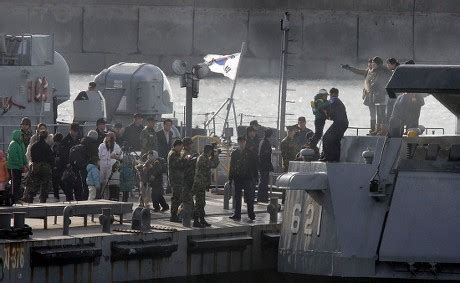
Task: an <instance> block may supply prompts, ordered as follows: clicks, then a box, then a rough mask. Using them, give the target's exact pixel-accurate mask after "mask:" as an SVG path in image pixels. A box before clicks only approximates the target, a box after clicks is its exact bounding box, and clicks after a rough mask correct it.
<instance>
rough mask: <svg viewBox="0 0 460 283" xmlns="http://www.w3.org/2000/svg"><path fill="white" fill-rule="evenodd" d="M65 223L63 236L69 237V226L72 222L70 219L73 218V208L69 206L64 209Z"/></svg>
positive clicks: (63, 224)
mask: <svg viewBox="0 0 460 283" xmlns="http://www.w3.org/2000/svg"><path fill="white" fill-rule="evenodd" d="M62 216H63V217H62V218H63V221H62V222H63V223H62V235H64V236H66V235H69V226H70V223H71V222H72V221H71V220H70V217H72V216H73V206H71V205H68V206H66V207H64V212H63V213H62Z"/></svg>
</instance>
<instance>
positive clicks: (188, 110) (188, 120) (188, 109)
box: [185, 73, 193, 137]
mask: <svg viewBox="0 0 460 283" xmlns="http://www.w3.org/2000/svg"><path fill="white" fill-rule="evenodd" d="M185 75H186V76H187V87H186V101H185V136H188V137H191V136H192V111H193V110H192V105H193V97H192V92H193V91H192V84H191V83H192V75H191V74H188V73H187V74H185ZM189 81H190V86H189Z"/></svg>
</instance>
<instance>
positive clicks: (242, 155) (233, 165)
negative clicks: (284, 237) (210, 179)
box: [228, 137, 256, 221]
mask: <svg viewBox="0 0 460 283" xmlns="http://www.w3.org/2000/svg"><path fill="white" fill-rule="evenodd" d="M249 155H250V153H249V151H248V149H247V148H246V138H245V137H238V148H237V149H235V150H234V151H233V152H232V155H231V158H230V172H229V175H228V179H229V181H230V182H233V184H234V186H235V212H234V213H233V215H232V216H230V219H232V220H235V221H239V220H241V195H242V192H243V191H244V198H245V200H246V205H247V208H248V216H249V219H251V220H254V219H255V218H256V215H255V213H254V187H253V186H252V180H253V178H254V176H253V174H252V173H251V170H249V169H250V167H251V165H250V162H249V161H250V160H249V159H250V156H249Z"/></svg>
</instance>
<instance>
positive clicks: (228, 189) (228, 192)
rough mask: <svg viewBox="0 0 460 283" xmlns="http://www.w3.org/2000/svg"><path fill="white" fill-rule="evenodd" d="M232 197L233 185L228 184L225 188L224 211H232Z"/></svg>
mask: <svg viewBox="0 0 460 283" xmlns="http://www.w3.org/2000/svg"><path fill="white" fill-rule="evenodd" d="M231 195H232V184H231V183H230V182H228V183H226V184H225V186H224V209H230V196H231Z"/></svg>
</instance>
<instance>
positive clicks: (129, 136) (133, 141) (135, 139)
mask: <svg viewBox="0 0 460 283" xmlns="http://www.w3.org/2000/svg"><path fill="white" fill-rule="evenodd" d="M143 123H144V118H143V117H142V115H141V114H138V113H136V114H134V116H133V122H132V123H131V124H129V126H128V127H126V128H125V132H124V134H123V140H124V142H125V143H126V145H127V146H128V148H129V149H130V150H132V151H141V132H142V130H143V129H144V125H143Z"/></svg>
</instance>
